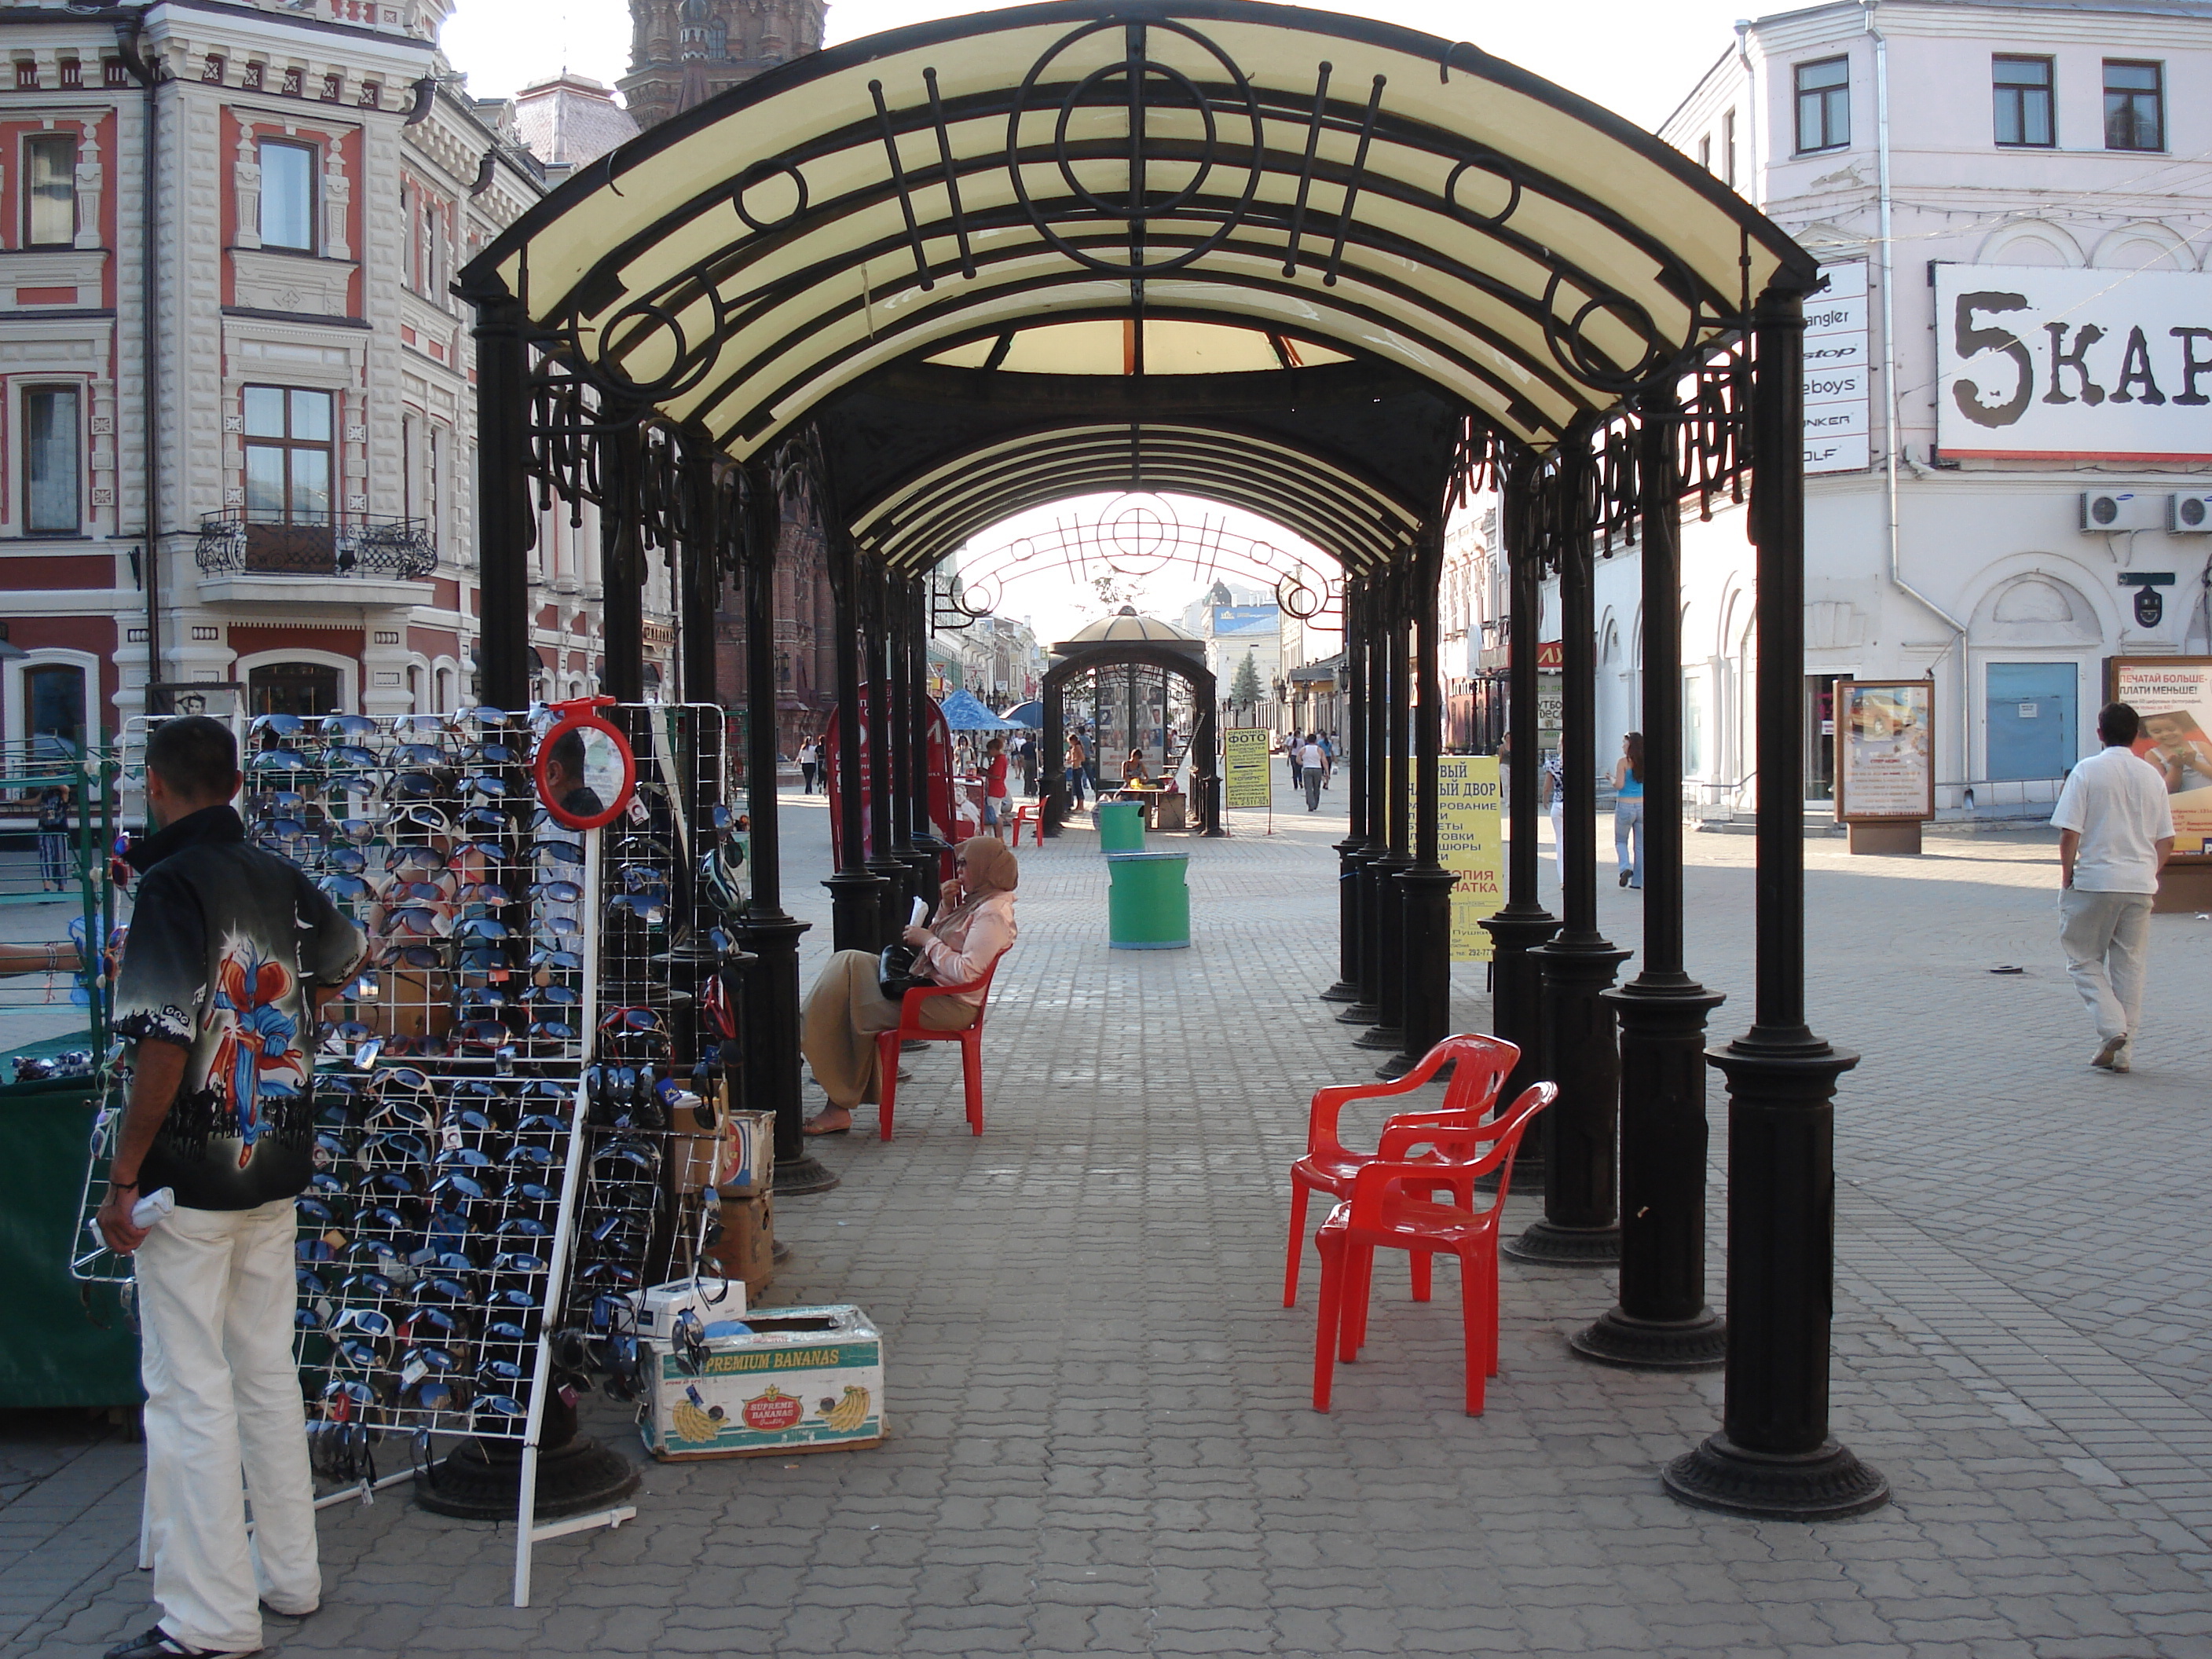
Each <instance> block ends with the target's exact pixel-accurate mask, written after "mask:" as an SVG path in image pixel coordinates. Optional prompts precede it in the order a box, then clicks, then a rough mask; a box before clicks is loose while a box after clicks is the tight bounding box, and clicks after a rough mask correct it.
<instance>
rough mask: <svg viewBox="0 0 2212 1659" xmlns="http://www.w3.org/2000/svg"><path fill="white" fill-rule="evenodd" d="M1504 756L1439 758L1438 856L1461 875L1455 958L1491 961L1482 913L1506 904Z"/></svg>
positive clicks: (1455, 904)
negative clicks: (1501, 803)
mask: <svg viewBox="0 0 2212 1659" xmlns="http://www.w3.org/2000/svg"><path fill="white" fill-rule="evenodd" d="M1498 796H1499V792H1498V757H1497V756H1495V755H1443V756H1440V757H1437V861H1438V862H1439V863H1441V864H1442V865H1443V867H1444V868H1445V869H1447V870H1449V871H1451V872H1453V873H1454V874H1455V875H1457V876H1458V877H1459V883H1458V884H1457V885H1456V886H1455V887H1454V888H1453V889H1452V894H1451V959H1452V960H1453V961H1454V962H1487V961H1489V960H1490V954H1491V939H1490V933H1489V930H1488V929H1487V928H1486V927H1483V926H1482V925H1481V924H1482V919H1483V918H1484V917H1485V916H1489V915H1496V914H1497V913H1498V911H1499V910H1501V909H1503V908H1504V905H1505V858H1504V851H1505V848H1504V835H1503V832H1502V829H1501V827H1500V824H1499V821H1498Z"/></svg>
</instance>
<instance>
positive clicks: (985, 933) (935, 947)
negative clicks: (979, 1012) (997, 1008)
mask: <svg viewBox="0 0 2212 1659" xmlns="http://www.w3.org/2000/svg"><path fill="white" fill-rule="evenodd" d="M939 927H944V928H945V931H944V932H943V933H939V934H938V935H937V936H936V937H935V938H933V939H931V940H930V941H929V943H928V944H927V945H923V946H922V947H921V957H922V960H923V961H924V962H926V963H928V964H929V976H930V977H931V978H932V979H933V980H935V981H937V982H938V983H939V985H965V984H967V983H968V982H969V981H971V980H978V979H981V978H982V977H983V974H984V971H985V970H986V969H988V968H989V967H990V965H991V964H992V963H994V962H996V961H997V960H998V959H999V958H1000V957H1001V956H1003V955H1005V954H1006V948H1007V947H1008V946H1009V945H1012V943H1013V942H1014V935H1015V933H1017V932H1018V931H1019V930H1018V929H1017V928H1016V927H1015V926H1014V896H1013V895H1012V893H994V894H992V895H991V896H989V897H988V898H987V899H985V900H983V901H982V902H981V903H979V904H977V905H976V907H975V908H974V909H973V910H970V911H969V913H968V914H967V915H964V916H963V917H961V918H960V919H959V920H958V921H955V922H953V923H952V924H951V925H950V926H949V927H947V926H945V924H944V923H941V922H940V923H939ZM933 931H934V930H933ZM953 1000H954V1001H956V1002H964V1003H966V1004H967V1005H968V1006H969V1007H970V1008H980V1007H981V1006H983V994H982V993H981V992H980V991H971V992H969V993H968V994H966V995H964V996H959V997H955V998H954V999H953Z"/></svg>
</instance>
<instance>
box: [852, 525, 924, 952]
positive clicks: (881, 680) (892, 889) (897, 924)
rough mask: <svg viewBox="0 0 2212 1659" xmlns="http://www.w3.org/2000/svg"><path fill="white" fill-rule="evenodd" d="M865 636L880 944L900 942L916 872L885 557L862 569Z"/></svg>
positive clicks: (871, 834) (871, 858) (872, 857)
mask: <svg viewBox="0 0 2212 1659" xmlns="http://www.w3.org/2000/svg"><path fill="white" fill-rule="evenodd" d="M860 586H861V590H862V595H863V599H862V604H861V607H860V617H861V622H860V640H861V643H862V645H863V646H864V647H865V648H866V652H867V673H866V681H867V689H868V846H869V848H870V849H871V850H870V852H869V854H868V868H869V869H871V870H872V871H874V872H875V873H876V874H877V875H878V876H880V877H882V878H883V881H884V885H883V890H882V891H881V892H880V893H878V896H877V905H878V923H877V928H876V948H877V949H878V950H881V949H882V948H883V947H884V945H892V944H896V942H897V940H898V936H899V934H900V933H901V932H902V931H903V930H904V928H905V927H906V917H907V907H906V896H907V890H908V883H910V882H911V881H912V880H913V879H914V872H913V870H912V869H911V868H910V867H909V866H908V863H907V861H906V860H904V859H903V858H902V857H900V856H899V854H898V851H897V848H896V846H895V845H894V843H895V842H896V840H897V836H898V831H897V815H898V805H897V803H896V801H895V800H894V799H892V788H893V781H892V766H891V750H893V749H894V748H899V747H902V746H903V745H902V744H897V743H896V742H895V741H894V739H893V738H892V736H891V733H892V732H894V731H895V730H896V727H895V726H893V725H892V723H891V678H892V674H893V672H894V670H893V668H892V662H893V658H892V655H891V591H890V589H891V581H890V572H889V571H888V570H886V569H884V564H883V561H882V560H880V559H872V560H870V561H869V562H868V567H867V568H866V571H865V572H864V573H862V574H861V577H860Z"/></svg>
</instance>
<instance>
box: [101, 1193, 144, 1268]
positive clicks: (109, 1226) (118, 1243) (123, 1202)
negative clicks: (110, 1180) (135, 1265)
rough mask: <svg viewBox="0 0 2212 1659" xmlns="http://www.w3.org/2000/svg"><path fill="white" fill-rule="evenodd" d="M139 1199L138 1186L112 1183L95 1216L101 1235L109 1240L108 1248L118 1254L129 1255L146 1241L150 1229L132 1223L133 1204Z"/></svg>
mask: <svg viewBox="0 0 2212 1659" xmlns="http://www.w3.org/2000/svg"><path fill="white" fill-rule="evenodd" d="M137 1201H138V1189H137V1188H136V1187H117V1186H112V1185H111V1186H110V1187H109V1188H108V1189H107V1196H106V1198H105V1199H104V1200H101V1202H100V1213H99V1215H98V1216H97V1217H96V1218H95V1219H96V1220H98V1222H99V1223H100V1237H102V1238H104V1239H106V1241H107V1248H108V1249H111V1250H112V1251H114V1252H115V1253H116V1255H130V1254H131V1252H132V1251H133V1250H136V1249H137V1248H138V1247H139V1246H140V1245H141V1244H143V1243H145V1242H146V1234H147V1232H148V1231H149V1229H147V1228H144V1227H134V1226H132V1225H131V1206H132V1205H134V1204H136V1203H137Z"/></svg>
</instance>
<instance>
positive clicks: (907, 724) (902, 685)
mask: <svg viewBox="0 0 2212 1659" xmlns="http://www.w3.org/2000/svg"><path fill="white" fill-rule="evenodd" d="M893 603H894V606H895V610H896V615H897V617H898V619H899V620H898V640H899V651H898V655H897V658H896V664H897V666H896V678H897V681H898V692H899V695H898V700H897V702H896V703H895V704H894V705H893V708H894V711H895V713H894V715H893V729H895V730H896V732H898V734H899V738H900V742H899V745H898V763H899V776H900V779H901V781H900V783H899V786H898V788H899V793H900V795H901V797H902V799H903V801H904V811H905V814H906V816H905V818H904V820H903V822H902V827H901V829H900V831H899V834H900V845H899V851H900V853H901V855H902V857H903V858H904V859H905V860H906V863H907V867H908V870H909V871H910V872H912V874H911V876H910V878H909V885H908V889H907V890H908V892H909V893H911V894H912V895H913V896H915V897H916V898H919V899H921V900H922V901H924V902H926V903H927V904H928V906H929V907H930V908H931V909H932V910H934V909H935V908H937V888H938V883H939V870H940V867H941V862H942V861H941V860H940V859H939V854H941V853H942V852H943V851H944V850H945V843H944V842H941V841H939V839H938V838H937V831H936V830H935V829H934V828H933V827H932V825H931V823H930V822H929V682H928V679H927V663H928V660H929V655H928V651H927V638H928V635H927V622H926V618H927V615H928V612H927V609H926V607H927V603H928V599H927V586H926V585H925V583H924V582H923V581H922V580H921V579H919V578H910V579H909V580H907V581H906V582H905V583H904V584H903V585H902V586H901V588H900V589H899V591H898V592H897V594H896V597H895V599H894V601H893Z"/></svg>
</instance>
